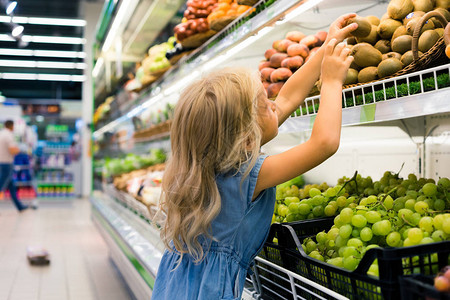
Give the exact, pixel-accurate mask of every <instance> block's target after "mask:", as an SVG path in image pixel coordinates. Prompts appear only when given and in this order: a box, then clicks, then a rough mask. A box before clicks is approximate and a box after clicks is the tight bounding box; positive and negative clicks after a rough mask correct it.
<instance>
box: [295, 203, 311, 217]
mask: <svg viewBox="0 0 450 300" xmlns="http://www.w3.org/2000/svg"><path fill="white" fill-rule="evenodd" d="M297 211H298V213H299V214H301V215H308V214H309V213H310V212H311V206H309V205H308V204H305V203H301V204H299V205H298V209H297Z"/></svg>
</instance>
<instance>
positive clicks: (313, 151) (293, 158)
mask: <svg viewBox="0 0 450 300" xmlns="http://www.w3.org/2000/svg"><path fill="white" fill-rule="evenodd" d="M336 44H337V40H336V39H332V40H331V41H330V42H329V43H327V45H326V46H325V49H324V58H323V62H322V92H321V99H320V108H319V112H318V114H317V118H316V120H315V122H314V126H313V129H312V133H311V138H310V139H309V140H308V141H307V142H305V143H303V144H300V145H298V146H296V147H294V148H292V149H290V150H288V151H286V152H283V153H280V154H277V155H272V156H269V157H267V158H266V159H265V161H264V163H263V164H262V166H261V170H260V173H259V176H258V180H257V182H256V188H255V192H254V194H253V198H256V197H257V196H258V195H259V193H260V192H261V191H262V190H264V189H266V188H269V187H273V186H275V185H277V184H280V183H283V182H285V181H287V180H289V179H291V178H294V177H296V176H298V175H299V174H303V173H304V172H306V171H308V170H310V169H312V168H314V167H316V166H317V165H319V164H321V163H322V162H323V161H325V160H326V159H327V158H329V157H330V156H331V155H333V154H334V153H335V152H336V151H337V149H338V147H339V140H340V135H341V119H342V104H341V101H342V95H341V94H342V84H343V82H344V80H345V77H346V75H347V70H348V68H349V67H350V64H351V62H352V61H353V57H352V56H349V55H348V54H349V52H350V50H349V49H348V48H347V47H345V45H344V44H343V43H339V44H337V45H336Z"/></svg>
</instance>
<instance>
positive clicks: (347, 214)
mask: <svg viewBox="0 0 450 300" xmlns="http://www.w3.org/2000/svg"><path fill="white" fill-rule="evenodd" d="M339 215H340V216H341V221H342V222H343V223H345V224H347V223H350V222H351V221H352V217H353V210H352V209H351V208H348V207H346V208H344V209H343V210H341V213H340V214H339Z"/></svg>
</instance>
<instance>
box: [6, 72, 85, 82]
mask: <svg viewBox="0 0 450 300" xmlns="http://www.w3.org/2000/svg"><path fill="white" fill-rule="evenodd" d="M0 78H1V79H11V80H44V81H75V82H83V81H85V80H86V76H84V75H65V74H36V73H0Z"/></svg>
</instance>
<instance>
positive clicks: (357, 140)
mask: <svg viewBox="0 0 450 300" xmlns="http://www.w3.org/2000/svg"><path fill="white" fill-rule="evenodd" d="M270 2H273V1H270ZM270 2H269V1H265V0H262V1H260V2H259V3H258V4H256V5H255V8H256V12H255V13H254V15H252V17H251V19H250V18H249V16H243V17H241V18H239V19H237V20H236V21H235V22H233V23H232V24H230V25H229V26H228V27H227V28H225V29H224V30H223V31H222V32H220V33H219V34H217V35H216V36H215V37H213V38H211V40H209V41H208V42H207V43H206V44H204V45H203V46H202V47H200V48H198V49H197V50H196V51H194V52H193V53H191V54H190V55H188V56H186V57H184V58H183V59H182V60H180V61H179V62H178V63H177V64H176V65H175V66H174V67H172V69H170V70H169V71H168V72H167V73H166V74H165V75H164V76H163V77H162V78H161V79H159V80H158V81H156V82H155V83H154V84H152V85H151V86H150V87H149V88H147V89H145V90H143V91H141V93H140V94H139V96H137V97H136V98H134V99H133V100H131V101H129V102H128V104H127V105H124V106H122V110H121V111H120V115H111V116H113V117H112V118H109V119H106V120H103V122H102V123H100V124H99V126H98V127H97V128H96V129H95V131H94V135H93V137H94V140H95V141H102V140H103V142H104V143H105V144H104V145H103V148H102V150H101V151H99V152H98V153H97V155H98V156H97V157H98V158H101V157H104V156H107V155H109V156H120V155H124V154H126V153H146V152H147V151H148V149H152V148H163V149H166V150H167V151H168V150H169V149H170V140H169V139H168V136H169V134H168V132H165V133H159V134H157V135H153V136H149V137H143V138H142V137H136V138H134V135H135V133H137V132H138V131H137V130H136V129H135V127H134V124H133V118H135V117H141V116H142V115H143V114H145V113H148V112H149V111H157V110H160V109H162V108H164V107H165V106H166V105H167V104H168V103H170V104H175V103H176V102H177V100H178V97H179V95H180V93H181V91H182V89H183V88H184V87H186V86H187V85H189V84H190V83H191V82H193V81H194V80H195V79H197V78H199V77H200V76H202V75H204V74H206V73H208V72H211V71H214V70H216V69H220V68H222V67H227V66H242V65H245V66H247V67H249V68H252V69H254V70H257V68H258V64H259V62H260V61H261V60H262V59H263V58H264V51H265V49H268V48H270V47H271V44H272V42H273V41H274V40H278V39H280V38H282V37H283V36H284V35H285V33H286V32H288V31H290V30H293V29H296V30H300V31H302V32H304V33H305V34H314V33H316V32H317V31H318V30H326V29H327V28H328V26H329V24H330V22H331V21H332V20H334V19H336V18H337V17H338V16H339V15H342V14H344V13H348V12H357V13H358V14H361V15H363V16H365V15H376V16H379V17H381V15H383V14H384V12H385V11H386V8H387V4H388V3H387V2H384V1H371V0H363V1H358V3H355V2H354V1H348V0H343V1H339V3H338V2H336V1H326V0H324V1H314V0H310V1H302V2H296V1H291V0H278V1H274V2H273V3H272V4H271V5H269V4H270ZM148 42H149V43H150V40H149V41H148ZM442 74H444V75H445V74H447V75H450V65H449V64H447V65H442V66H438V67H435V68H432V69H427V70H424V71H420V72H417V73H413V74H408V75H404V76H401V77H395V78H393V79H386V80H381V81H378V82H375V83H370V84H365V85H361V86H357V87H354V88H351V89H346V90H344V91H343V98H344V101H343V126H345V127H344V128H343V130H342V139H341V147H340V150H339V151H338V152H337V153H336V155H335V156H334V157H332V158H331V159H329V160H328V161H327V162H325V163H324V164H322V165H321V166H319V167H317V168H315V169H314V170H312V171H309V172H307V173H306V174H305V178H306V180H307V181H309V182H323V181H327V182H330V183H331V182H336V180H337V178H339V177H340V176H342V175H347V176H349V175H351V174H353V172H354V171H355V170H359V171H360V173H362V174H365V175H366V176H367V175H371V176H373V177H374V178H376V177H378V178H379V177H381V175H382V172H384V171H385V170H392V171H398V170H400V169H401V166H402V163H404V166H403V169H402V170H401V172H400V176H405V175H406V174H408V173H415V174H417V175H420V176H426V177H431V178H436V179H437V178H439V177H444V176H446V177H450V173H449V170H448V168H446V167H445V166H448V165H449V163H450V142H449V134H448V133H449V132H450V104H449V102H448V99H449V97H450V88H449V83H448V80H444V83H442V82H441V81H440V80H438V76H442ZM99 78H100V79H99V80H104V77H102V76H100V77H99ZM424 79H426V80H424ZM417 80H419V84H418V85H417V84H411V83H413V82H414V81H417ZM427 80H428V83H427V84H425V82H426V81H427ZM430 80H431V82H432V84H431V85H430V84H429V81H430ZM401 84H406V85H407V89H406V91H407V92H406V93H405V89H404V88H402V89H401V88H399V87H400V85H401ZM417 87H418V88H417ZM389 88H391V90H390V91H388V92H387V91H386V89H389ZM392 92H394V95H395V96H393V97H391V96H389V95H391V94H392ZM368 93H371V94H368ZM371 97H372V98H371ZM374 97H376V98H374ZM318 101H319V96H315V97H310V98H307V99H306V101H305V105H304V106H303V107H300V108H299V110H298V111H297V112H295V113H294V114H293V115H292V116H291V117H290V118H289V119H288V120H287V121H286V122H285V123H284V124H283V126H281V127H280V129H279V136H278V137H277V138H276V139H275V140H273V141H271V142H270V143H268V144H267V145H265V146H264V147H263V149H262V150H263V151H264V152H266V153H268V154H275V153H279V152H281V151H284V150H286V149H288V148H290V147H292V146H294V145H296V144H298V143H300V142H303V141H306V140H307V139H308V138H309V136H310V134H311V129H312V125H313V123H314V120H315V116H316V113H317V104H318ZM139 132H140V131H139ZM119 133H120V134H119ZM115 135H117V136H119V138H118V139H117V140H115V141H112V142H111V137H113V136H115ZM300 159H307V158H300ZM98 168H99V170H97V171H101V167H98ZM97 173H99V172H97ZM380 173H381V174H380ZM97 187H99V188H100V189H102V192H100V191H96V192H95V193H94V194H93V196H92V199H91V201H92V203H93V208H94V219H95V220H96V222H97V224H98V225H99V228H101V231H102V232H103V233H104V236H105V239H106V240H107V241H108V244H109V245H110V247H111V249H115V250H114V251H113V252H114V254H113V259H114V261H115V262H116V263H117V264H118V266H119V269H120V270H121V272H122V273H123V274H128V275H130V278H129V282H128V283H129V284H130V286H131V287H132V290H133V291H134V292H135V294H136V295H139V296H137V298H138V299H140V298H141V297H142V298H145V297H148V296H150V295H151V288H152V287H153V281H152V280H153V279H154V275H155V274H156V273H155V270H156V269H157V265H158V259H159V258H160V257H161V251H162V249H163V246H162V243H161V241H160V240H159V238H158V234H157V233H158V231H157V225H155V224H152V222H151V221H152V219H153V215H154V214H155V212H156V210H155V207H153V208H152V209H149V207H147V206H145V205H144V204H142V203H141V202H138V201H136V199H134V198H133V197H132V196H130V195H128V194H126V193H125V192H123V191H118V190H117V189H116V188H115V187H114V185H112V184H111V183H107V182H103V183H101V182H99V181H97ZM118 214H121V216H120V218H118ZM125 216H126V217H125ZM115 219H119V220H120V221H118V222H117V223H114V222H113V220H115ZM136 222H137V223H138V224H136ZM119 223H120V224H119ZM126 224H127V225H126ZM123 226H125V227H126V228H128V229H129V230H132V231H133V230H135V231H137V232H128V237H131V236H132V237H136V240H133V239H127V233H126V232H123V235H122V236H121V237H120V233H121V231H120V230H121V229H120V228H121V227H123ZM148 228H150V232H151V233H152V234H154V235H152V236H145V235H143V234H142V233H143V232H146V231H145V229H147V230H148ZM140 230H144V231H143V232H141V231H140ZM124 245H125V246H124ZM133 248H136V249H138V250H135V251H133V250H132V249H133ZM142 249H147V251H148V253H152V255H153V257H146V258H144V257H142V255H143V253H142V252H139V251H140V250H142ZM140 253H141V254H140ZM151 259H153V260H151ZM258 260H259V264H258V266H257V268H263V270H265V271H269V273H270V272H274V273H273V274H280V273H278V272H281V273H283V274H284V275H283V276H285V277H286V280H287V281H288V282H289V281H291V284H292V286H293V288H292V294H293V296H294V298H295V297H296V291H295V290H296V288H301V289H303V290H305V289H308V290H313V288H314V287H317V286H314V285H313V287H311V286H309V287H305V286H303V287H299V286H296V285H295V284H296V282H298V281H294V279H293V278H294V277H295V276H294V275H295V274H294V275H293V274H290V273H289V272H288V271H287V270H286V269H283V268H281V267H279V266H271V265H270V262H265V261H263V260H260V259H259V258H258ZM147 264H148V265H147ZM264 268H266V269H264ZM255 271H256V273H258V269H256V270H255ZM260 276H261V275H260ZM297 276H298V275H297ZM126 279H127V276H126ZM253 279H255V278H253ZM296 279H299V278H296ZM269 280H270V279H269ZM300 280H302V279H300ZM127 281H128V280H127ZM303 281H304V282H305V280H303ZM260 285H261V282H259V281H258V280H254V281H253V282H252V281H248V282H247V285H246V289H245V290H244V296H243V298H244V299H257V298H258V292H259V293H260V291H261V286H260ZM280 288H281V287H280ZM320 288H321V287H319V289H320ZM273 292H274V293H275V294H276V293H277V291H276V290H274V291H273ZM330 297H332V299H346V298H345V297H342V296H339V295H331V296H330ZM295 299H297V298H295Z"/></svg>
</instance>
